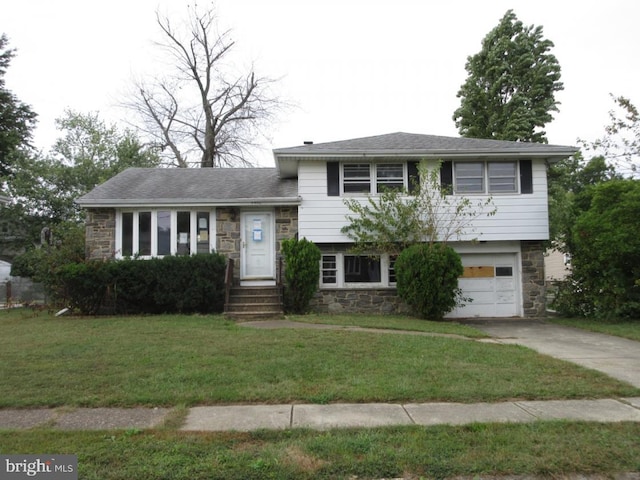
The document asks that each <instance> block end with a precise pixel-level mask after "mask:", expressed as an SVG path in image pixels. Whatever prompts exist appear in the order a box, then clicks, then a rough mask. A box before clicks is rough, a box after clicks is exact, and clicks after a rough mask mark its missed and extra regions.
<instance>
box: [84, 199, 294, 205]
mask: <svg viewBox="0 0 640 480" xmlns="http://www.w3.org/2000/svg"><path fill="white" fill-rule="evenodd" d="M301 202H302V198H301V197H267V198H234V199H220V200H218V199H216V200H206V201H205V200H203V199H201V198H180V199H176V198H154V199H148V198H128V199H98V200H93V199H85V200H83V199H82V198H79V199H78V200H76V203H77V204H78V205H79V206H81V207H83V208H109V207H112V208H116V207H117V208H125V207H153V208H156V207H167V208H175V207H177V206H189V207H237V206H252V205H261V206H265V207H267V206H268V207H277V206H281V205H283V206H284V205H300V203H301Z"/></svg>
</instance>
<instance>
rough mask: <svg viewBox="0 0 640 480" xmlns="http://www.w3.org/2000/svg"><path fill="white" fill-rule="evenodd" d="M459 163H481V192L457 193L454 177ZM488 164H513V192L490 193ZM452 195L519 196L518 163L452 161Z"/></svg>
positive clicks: (456, 181)
mask: <svg viewBox="0 0 640 480" xmlns="http://www.w3.org/2000/svg"><path fill="white" fill-rule="evenodd" d="M461 163H481V164H482V179H483V190H482V191H476V192H460V191H458V185H457V183H458V176H457V175H456V165H457V164H461ZM489 163H513V164H515V167H516V169H515V178H514V183H515V187H516V188H515V190H514V191H512V192H490V191H489V187H490V181H489V180H490V179H489ZM452 170H453V172H452V173H453V175H452V176H453V179H452V180H453V194H454V195H497V196H502V195H520V181H519V179H520V162H518V161H517V160H508V161H505V162H499V161H496V160H474V161H469V162H467V161H459V162H457V161H454V162H453V169H452Z"/></svg>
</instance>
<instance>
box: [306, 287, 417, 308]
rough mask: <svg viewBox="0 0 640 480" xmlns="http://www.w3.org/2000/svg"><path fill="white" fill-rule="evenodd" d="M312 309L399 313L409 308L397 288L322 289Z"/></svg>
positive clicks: (313, 300) (312, 303)
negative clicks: (399, 295) (401, 298)
mask: <svg viewBox="0 0 640 480" xmlns="http://www.w3.org/2000/svg"><path fill="white" fill-rule="evenodd" d="M310 308H311V310H312V311H314V312H317V313H373V314H380V313H399V312H407V311H408V307H407V306H406V305H405V304H404V303H403V302H402V301H401V300H400V298H399V297H398V293H397V291H396V289H395V288H366V289H365V288H363V289H344V288H336V289H329V288H322V289H319V290H318V291H317V292H316V294H315V295H314V297H313V298H312V299H311V303H310Z"/></svg>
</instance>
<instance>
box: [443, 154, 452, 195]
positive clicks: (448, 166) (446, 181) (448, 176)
mask: <svg viewBox="0 0 640 480" xmlns="http://www.w3.org/2000/svg"><path fill="white" fill-rule="evenodd" d="M440 188H441V189H442V190H443V191H445V192H446V193H452V192H453V162H452V161H451V160H447V161H446V162H442V165H440Z"/></svg>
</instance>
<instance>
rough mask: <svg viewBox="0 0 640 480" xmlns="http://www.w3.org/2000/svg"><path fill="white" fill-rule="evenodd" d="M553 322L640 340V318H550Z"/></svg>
mask: <svg viewBox="0 0 640 480" xmlns="http://www.w3.org/2000/svg"><path fill="white" fill-rule="evenodd" d="M549 321H550V322H552V323H557V324H560V325H566V326H567V327H575V328H582V329H583V330H589V331H591V332H598V333H606V334H608V335H615V336H617V337H624V338H628V339H630V340H637V341H639V342H640V320H595V319H591V318H553V317H552V318H549Z"/></svg>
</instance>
